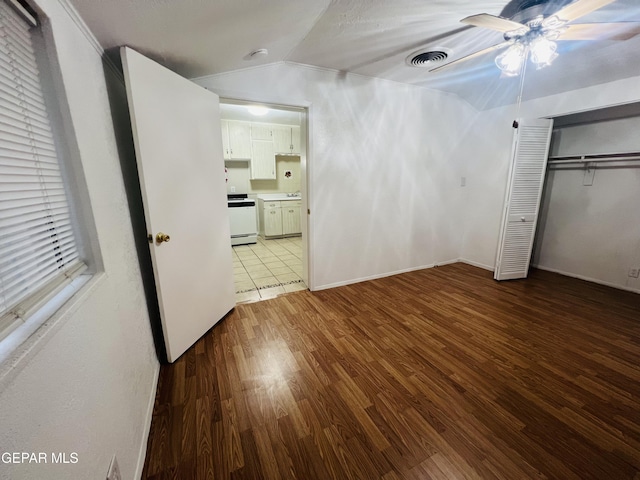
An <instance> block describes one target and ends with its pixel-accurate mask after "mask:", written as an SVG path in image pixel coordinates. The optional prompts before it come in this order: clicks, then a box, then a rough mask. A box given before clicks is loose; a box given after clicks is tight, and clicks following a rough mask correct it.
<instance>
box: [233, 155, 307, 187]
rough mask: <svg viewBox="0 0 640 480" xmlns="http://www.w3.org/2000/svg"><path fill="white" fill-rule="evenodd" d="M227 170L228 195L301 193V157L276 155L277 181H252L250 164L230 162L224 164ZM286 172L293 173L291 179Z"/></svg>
mask: <svg viewBox="0 0 640 480" xmlns="http://www.w3.org/2000/svg"><path fill="white" fill-rule="evenodd" d="M224 165H225V167H226V168H227V178H228V181H227V193H233V192H232V187H235V193H248V194H249V195H256V194H258V193H294V192H299V191H300V174H301V172H300V157H298V156H285V155H276V178H275V180H251V175H250V171H249V162H241V161H230V160H226V161H225V162H224ZM286 172H291V175H290V176H289V177H287V176H285V173H286Z"/></svg>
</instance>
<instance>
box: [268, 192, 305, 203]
mask: <svg viewBox="0 0 640 480" xmlns="http://www.w3.org/2000/svg"><path fill="white" fill-rule="evenodd" d="M258 198H261V199H262V200H265V201H267V202H276V201H278V202H283V201H289V200H302V197H301V196H299V195H298V196H295V197H287V194H286V193H261V194H259V195H258Z"/></svg>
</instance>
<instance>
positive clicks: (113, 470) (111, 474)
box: [107, 455, 122, 480]
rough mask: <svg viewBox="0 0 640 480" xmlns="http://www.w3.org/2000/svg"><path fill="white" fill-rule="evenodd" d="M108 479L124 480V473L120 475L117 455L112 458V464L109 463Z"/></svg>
mask: <svg viewBox="0 0 640 480" xmlns="http://www.w3.org/2000/svg"><path fill="white" fill-rule="evenodd" d="M107 480H122V475H120V467H119V466H118V459H117V458H116V456H115V455H114V456H113V458H112V459H111V464H110V465H109V471H108V472H107Z"/></svg>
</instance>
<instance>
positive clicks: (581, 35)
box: [558, 22, 640, 41]
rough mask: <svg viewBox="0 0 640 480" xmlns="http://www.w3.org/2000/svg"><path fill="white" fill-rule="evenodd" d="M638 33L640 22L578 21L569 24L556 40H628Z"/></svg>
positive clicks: (639, 32)
mask: <svg viewBox="0 0 640 480" xmlns="http://www.w3.org/2000/svg"><path fill="white" fill-rule="evenodd" d="M636 35H640V23H637V22H619V23H580V24H576V25H569V26H567V29H566V30H565V31H564V32H563V33H562V34H560V36H559V37H558V40H596V39H606V40H620V41H622V40H629V39H630V38H633V37H635V36H636Z"/></svg>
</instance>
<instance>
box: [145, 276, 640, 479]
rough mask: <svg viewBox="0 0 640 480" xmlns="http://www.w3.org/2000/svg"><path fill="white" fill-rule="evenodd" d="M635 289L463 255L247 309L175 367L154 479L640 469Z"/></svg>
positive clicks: (546, 474)
mask: <svg viewBox="0 0 640 480" xmlns="http://www.w3.org/2000/svg"><path fill="white" fill-rule="evenodd" d="M639 472H640V295H636V294H632V293H627V292H622V291H618V290H614V289H610V288H606V287H602V286H598V285H594V284H590V283H587V282H583V281H580V280H575V279H570V278H567V277H563V276H560V275H556V274H551V273H548V272H542V271H533V272H532V274H531V276H530V278H529V279H527V280H525V281H520V280H519V281H510V282H501V283H498V282H495V281H493V280H492V278H491V274H490V273H489V272H486V271H484V270H480V269H478V268H474V267H471V266H468V265H464V264H454V265H449V266H444V267H439V268H433V269H429V270H422V271H417V272H412V273H406V274H402V275H397V276H394V277H388V278H384V279H380V280H375V281H370V282H365V283H359V284H355V285H351V286H346V287H340V288H335V289H331V290H325V291H320V292H316V293H311V292H308V291H306V292H295V293H291V294H288V295H285V296H281V297H278V298H275V299H273V300H268V301H264V302H259V303H253V304H244V305H239V306H238V307H236V309H235V310H234V311H233V312H232V313H231V314H230V315H229V316H228V317H227V318H226V319H225V320H224V321H222V322H221V323H220V324H218V325H217V326H215V327H214V328H213V329H212V330H211V331H210V332H209V333H208V334H207V335H206V336H205V337H203V338H202V339H201V340H200V341H199V342H198V343H197V344H196V345H195V346H194V347H193V348H191V349H190V350H189V351H188V352H187V353H185V354H184V355H183V356H182V357H181V358H180V359H179V360H178V361H177V362H176V363H175V364H173V365H168V366H163V367H162V369H161V373H160V381H159V385H158V392H157V397H156V403H155V409H154V413H153V422H152V426H151V434H150V437H149V441H148V450H147V456H146V462H145V468H144V474H143V478H147V479H164V478H176V479H196V478H198V479H226V478H232V479H241V478H244V479H296V478H297V479H304V480H311V479H322V480H324V479H358V480H360V479H384V480H398V479H416V480H417V479H467V478H468V479H478V478H482V479H494V478H496V479H507V480H514V479H527V478H535V479H545V478H547V479H602V480H620V479H635V480H638V479H640V473H639Z"/></svg>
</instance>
